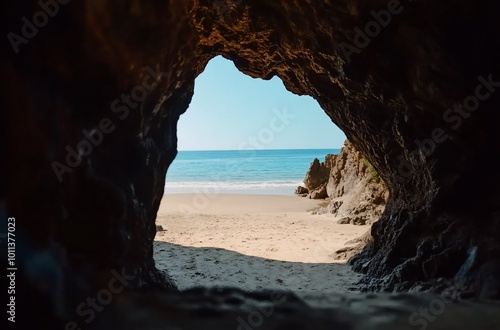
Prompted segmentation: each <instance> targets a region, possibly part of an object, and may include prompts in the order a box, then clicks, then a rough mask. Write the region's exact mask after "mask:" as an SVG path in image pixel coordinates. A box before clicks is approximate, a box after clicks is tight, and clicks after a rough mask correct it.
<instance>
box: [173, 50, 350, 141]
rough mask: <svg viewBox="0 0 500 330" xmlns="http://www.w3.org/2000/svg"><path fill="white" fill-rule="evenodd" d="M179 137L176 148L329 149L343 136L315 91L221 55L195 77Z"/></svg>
mask: <svg viewBox="0 0 500 330" xmlns="http://www.w3.org/2000/svg"><path fill="white" fill-rule="evenodd" d="M177 137H178V150H240V149H331V148H341V147H342V146H343V144H344V140H345V135H344V133H343V132H342V131H341V130H340V129H339V128H338V127H337V126H335V124H334V123H333V122H332V121H331V120H330V118H329V117H328V116H327V115H326V114H325V113H324V111H323V110H322V109H321V108H320V106H319V105H318V103H317V102H316V100H314V99H313V98H312V97H309V96H298V95H295V94H293V93H291V92H289V91H287V90H286V88H285V86H284V85H283V82H282V81H281V79H279V78H278V77H274V78H272V79H271V80H263V79H254V78H251V77H249V76H247V75H244V74H243V73H241V72H240V71H238V69H236V67H235V66H234V64H233V63H232V62H231V61H229V60H226V59H224V58H223V57H221V56H218V57H216V58H214V59H212V60H211V61H210V62H209V63H208V65H207V67H206V69H205V71H204V72H202V73H201V74H200V75H199V76H198V78H196V81H195V89H194V96H193V100H192V101H191V104H190V105H189V108H188V109H187V111H186V112H185V113H184V114H183V115H182V116H181V118H180V120H179V123H178V128H177Z"/></svg>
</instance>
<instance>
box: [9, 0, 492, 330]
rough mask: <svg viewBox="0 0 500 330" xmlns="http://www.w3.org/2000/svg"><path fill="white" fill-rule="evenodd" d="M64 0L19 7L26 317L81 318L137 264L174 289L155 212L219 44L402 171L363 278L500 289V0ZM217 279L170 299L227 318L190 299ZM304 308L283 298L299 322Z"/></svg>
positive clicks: (14, 135)
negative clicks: (158, 255)
mask: <svg viewBox="0 0 500 330" xmlns="http://www.w3.org/2000/svg"><path fill="white" fill-rule="evenodd" d="M51 3H52V7H50V8H49V9H47V8H48V7H47V5H46V4H45V2H43V1H42V2H40V1H28V0H17V1H13V0H9V1H2V2H1V4H0V15H1V16H2V23H3V24H2V31H3V36H5V37H4V38H3V43H4V44H3V45H2V47H1V48H0V66H1V67H2V75H1V77H0V79H1V81H2V90H1V96H0V103H1V104H0V108H1V109H2V112H1V116H2V120H0V126H1V127H0V128H1V129H0V132H1V134H3V135H4V139H3V141H5V143H1V145H0V152H1V153H2V162H0V166H1V167H2V169H5V170H2V173H3V174H4V183H5V184H4V185H3V187H2V188H3V189H0V214H1V215H2V218H3V219H7V218H8V217H14V218H15V220H16V238H17V241H16V244H17V245H18V247H19V260H18V262H19V267H18V269H19V272H18V276H17V278H16V280H17V286H16V288H17V287H19V290H20V291H19V292H18V294H19V296H18V297H19V304H20V305H19V306H17V307H18V308H19V310H29V311H35V310H36V311H37V313H36V315H35V313H34V312H33V313H32V314H33V315H32V314H30V315H22V314H20V315H19V317H20V318H19V320H25V322H27V321H30V322H33V323H35V324H36V327H37V328H50V329H54V328H55V327H53V324H50V325H47V324H45V323H43V322H44V321H46V320H47V319H49V318H50V320H51V321H53V322H56V323H57V324H59V325H61V323H62V322H66V321H67V320H68V319H71V318H72V317H73V316H74V317H77V316H75V315H73V314H74V310H72V309H67V308H66V309H65V306H78V304H79V303H80V302H81V298H82V297H88V296H95V294H96V292H99V290H100V289H101V288H102V287H103V286H104V285H106V284H107V283H109V281H110V280H111V279H112V278H113V276H114V275H113V274H115V273H113V271H115V272H116V271H117V270H122V269H124V270H125V271H127V270H130V271H133V274H134V280H133V281H129V283H128V286H127V290H126V291H129V292H132V291H134V290H138V291H137V293H136V294H134V295H137V296H139V297H140V296H141V294H143V293H144V292H145V291H146V290H148V289H157V290H160V289H162V288H163V289H169V290H172V283H170V282H169V281H168V279H167V278H166V277H165V276H164V274H162V273H161V272H159V271H158V270H157V269H156V267H155V263H154V260H153V248H152V246H153V240H154V236H155V232H156V228H155V217H156V214H157V210H158V207H159V205H160V200H161V199H162V198H163V194H164V184H165V174H166V171H167V169H168V167H169V165H170V164H171V162H172V160H173V159H174V157H175V156H176V153H177V135H176V125H177V121H178V119H179V117H180V115H181V114H182V113H184V112H185V111H186V109H187V108H188V106H189V104H190V101H191V98H192V96H193V93H194V81H195V79H196V77H197V76H198V75H199V74H200V73H202V72H203V70H204V68H205V66H206V64H207V63H208V61H210V59H212V58H214V57H215V56H218V55H221V56H224V57H225V58H227V59H229V60H231V61H233V62H234V64H235V66H236V67H237V68H238V70H240V71H241V72H242V73H243V74H246V75H249V76H251V77H254V78H262V79H271V78H272V77H275V76H277V77H279V78H280V79H281V80H282V81H283V83H284V85H285V87H286V88H287V89H288V90H289V91H290V92H292V93H295V94H298V95H309V96H311V97H313V98H314V99H315V100H316V101H317V102H318V103H319V104H320V106H321V107H322V108H323V109H324V111H325V113H326V114H327V116H328V117H329V119H328V120H331V121H332V122H333V123H335V124H336V125H337V126H338V127H339V128H340V129H342V131H343V132H344V133H345V134H346V136H347V138H348V139H349V141H350V142H351V143H352V145H353V146H354V147H355V148H356V150H359V151H360V152H361V153H362V154H363V155H364V156H365V157H366V160H367V161H368V162H369V163H370V164H372V165H373V167H374V169H376V172H377V173H379V174H380V176H381V178H382V179H383V180H384V182H385V183H386V184H387V186H388V189H389V191H390V195H389V199H388V201H387V206H386V208H385V211H384V213H383V214H382V217H381V218H380V219H379V221H377V222H375V223H374V224H373V226H372V231H371V234H372V236H373V242H372V243H370V244H368V245H367V247H366V248H365V249H364V250H363V251H362V252H361V253H360V254H358V255H356V256H355V257H354V258H353V259H351V264H352V265H353V267H354V269H355V270H357V271H359V272H362V273H363V274H364V277H363V280H362V283H361V287H362V288H364V289H367V290H396V291H408V290H438V289H439V286H438V285H437V284H438V283H439V281H440V280H442V279H446V280H450V281H453V282H456V283H458V284H460V285H462V286H465V287H466V288H467V291H468V292H469V296H477V297H481V298H499V297H500V280H499V279H500V172H499V171H498V169H499V168H500V158H498V157H497V151H498V150H500V130H499V129H498V126H499V123H500V111H498V109H499V108H500V92H499V90H498V89H499V88H500V61H498V59H499V58H500V38H497V37H496V36H498V35H500V20H499V19H498V13H499V12H500V2H498V1H471V0H456V1H450V2H446V1H426V0H424V1H404V0H401V1H389V2H387V1H385V0H384V1H382V0H370V1H368V0H356V1H326V0H315V1H310V0H303V1H285V0H275V1H263V0H251V1H250V0H218V1H212V0H192V1H169V0H152V1H141V0H126V1H99V0H87V1H51ZM40 4H42V5H40ZM47 10H48V11H50V14H46V13H44V11H47ZM33 22H35V23H33ZM35 24H36V26H35ZM221 79H225V78H224V77H223V76H221ZM256 97H258V95H256ZM270 110H271V109H270ZM235 111H237V109H235ZM304 111H306V109H304ZM280 115H281V116H282V118H284V119H286V118H287V117H286V113H284V112H283V113H280ZM313 129H314V127H305V128H304V130H305V131H307V130H313ZM200 138H204V137H200ZM327 191H328V188H327ZM3 228H4V229H2V230H5V228H7V226H6V225H4V227H3ZM21 251H22V252H21ZM60 251H63V252H64V253H60ZM2 258H3V260H4V264H6V260H5V258H6V254H3V255H2ZM172 258H175V256H172ZM333 276H334V275H333ZM158 294H160V295H161V293H158ZM204 295H205V293H204V292H200V291H194V292H190V293H189V294H184V295H183V294H182V293H180V294H175V295H174V296H168V295H162V296H161V298H160V299H161V300H162V301H167V302H169V303H170V305H169V306H171V307H169V308H170V309H168V310H174V309H172V308H175V309H176V311H177V309H179V311H178V312H176V315H184V316H186V317H187V316H193V320H194V321H197V320H201V319H202V318H204V317H205V316H206V315H210V316H213V318H211V320H212V321H214V322H215V321H217V320H220V318H222V317H223V316H222V315H223V314H221V313H224V312H223V308H222V307H221V306H220V305H210V304H207V305H204V307H203V309H200V311H199V313H198V314H196V315H191V314H189V313H190V312H188V311H191V310H190V309H189V306H190V305H189V304H184V302H187V301H191V302H193V301H198V298H197V297H202V296H204ZM207 295H212V296H213V297H216V296H217V295H216V294H215V293H213V294H211V293H207ZM22 296H25V297H23V298H21V297H22ZM172 297H175V298H172ZM247 298H248V297H247V296H245V295H241V298H240V300H238V299H232V300H231V302H232V303H233V306H234V305H238V306H240V307H241V308H240V309H243V308H251V307H250V306H249V305H247V304H246V301H247ZM139 300H140V299H139ZM141 301H142V300H141ZM174 302H175V305H172V303H174ZM141 303H142V304H144V305H148V304H153V303H152V302H151V301H147V302H144V301H142V302H141ZM172 306H174V307H172ZM24 307H29V308H24ZM290 310H291V311H292V314H293V309H286V308H283V309H279V310H277V312H276V313H275V314H273V317H274V318H279V317H283V318H281V319H280V320H281V323H280V326H281V327H282V328H284V327H287V323H286V320H287V317H289V316H290V315H291V314H290V312H289V311H290ZM408 310H412V311H413V310H417V309H408ZM209 311H212V312H213V313H212V312H209ZM447 311H448V308H447ZM218 312H220V313H218ZM317 313H322V311H320V310H315V309H312V308H311V309H308V310H307V314H308V315H315V314H317ZM455 313H456V314H457V315H462V313H461V312H460V311H458V310H455ZM162 315H167V316H168V315H171V314H169V313H168V312H166V313H163V314H162ZM329 315H333V314H332V313H330V314H329ZM446 315H451V314H448V313H446ZM137 317H138V318H140V316H137ZM176 317H177V316H176ZM447 317H448V316H447ZM405 319H406V320H408V317H407V316H406V318H405ZM205 320H206V318H205ZM312 320H315V318H311V323H308V324H307V326H310V327H314V322H313V321H312ZM200 322H201V321H200ZM318 322H320V321H318ZM134 324H141V325H140V326H138V327H141V328H143V329H144V328H146V327H144V326H143V325H142V323H141V322H137V323H134ZM131 327H132V324H131ZM231 327H232V328H234V324H231Z"/></svg>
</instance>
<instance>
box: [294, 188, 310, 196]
mask: <svg viewBox="0 0 500 330" xmlns="http://www.w3.org/2000/svg"><path fill="white" fill-rule="evenodd" d="M308 193H309V190H307V188H304V187H302V186H298V187H297V189H295V194H296V195H299V196H304V195H305V196H307V194H308Z"/></svg>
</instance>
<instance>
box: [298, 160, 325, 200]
mask: <svg viewBox="0 0 500 330" xmlns="http://www.w3.org/2000/svg"><path fill="white" fill-rule="evenodd" d="M329 174H330V168H329V167H327V165H326V164H325V163H324V162H320V161H319V159H318V158H315V159H314V160H313V162H312V163H311V165H310V167H309V170H307V173H306V177H305V179H304V184H305V186H306V188H307V190H308V191H311V192H312V191H314V190H315V189H317V188H318V187H320V186H322V185H323V184H324V183H325V182H327V181H328V175H329Z"/></svg>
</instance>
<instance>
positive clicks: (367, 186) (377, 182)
mask: <svg viewBox="0 0 500 330" xmlns="http://www.w3.org/2000/svg"><path fill="white" fill-rule="evenodd" d="M325 163H328V164H329V166H330V174H329V178H328V183H327V185H326V190H327V193H328V197H330V198H331V199H332V200H331V202H330V204H329V205H328V206H327V207H326V208H324V210H323V211H320V212H323V213H325V212H328V213H332V214H334V215H335V216H337V217H339V218H340V220H339V221H338V223H350V224H357V225H365V224H371V223H373V222H374V221H376V220H378V219H379V218H380V216H381V215H382V212H383V211H384V208H385V205H386V202H387V199H388V195H389V193H388V189H387V186H386V184H385V183H384V182H383V181H382V180H381V179H380V178H379V177H378V176H377V175H376V171H375V170H374V169H373V167H372V165H371V164H370V163H369V162H368V161H366V160H365V159H364V158H363V156H362V155H361V153H360V152H359V151H357V150H356V149H355V148H354V147H353V146H352V144H351V143H350V142H349V141H348V140H346V142H345V143H344V147H343V148H342V149H341V151H340V153H339V154H338V155H336V157H330V158H329V159H328V161H327V160H325Z"/></svg>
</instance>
